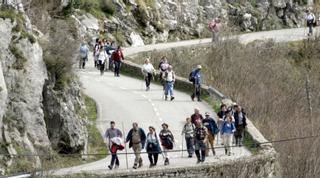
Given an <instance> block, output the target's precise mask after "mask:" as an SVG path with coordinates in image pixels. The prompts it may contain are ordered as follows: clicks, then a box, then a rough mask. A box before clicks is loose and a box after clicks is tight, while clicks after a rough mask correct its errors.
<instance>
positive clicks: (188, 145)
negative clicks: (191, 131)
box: [186, 137, 193, 157]
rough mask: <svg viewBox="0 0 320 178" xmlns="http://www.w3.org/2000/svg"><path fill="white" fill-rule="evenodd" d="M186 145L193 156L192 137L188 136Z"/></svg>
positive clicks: (189, 153)
mask: <svg viewBox="0 0 320 178" xmlns="http://www.w3.org/2000/svg"><path fill="white" fill-rule="evenodd" d="M186 145H187V151H188V155H189V157H192V154H193V145H192V137H186Z"/></svg>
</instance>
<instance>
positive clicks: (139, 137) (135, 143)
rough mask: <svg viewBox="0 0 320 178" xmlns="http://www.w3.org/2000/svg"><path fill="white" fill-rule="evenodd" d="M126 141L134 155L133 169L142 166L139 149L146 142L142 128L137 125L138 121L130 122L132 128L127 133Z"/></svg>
mask: <svg viewBox="0 0 320 178" xmlns="http://www.w3.org/2000/svg"><path fill="white" fill-rule="evenodd" d="M126 142H129V148H131V147H132V149H133V152H134V155H135V159H134V165H133V169H137V168H140V167H142V166H143V162H142V158H141V150H142V148H144V146H145V143H146V134H145V132H144V130H143V129H142V128H139V127H138V123H136V122H134V123H133V124H132V129H131V130H130V131H129V133H128V135H127V138H126Z"/></svg>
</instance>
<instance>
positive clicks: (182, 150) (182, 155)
mask: <svg viewBox="0 0 320 178" xmlns="http://www.w3.org/2000/svg"><path fill="white" fill-rule="evenodd" d="M181 148H182V149H181V158H183V134H181Z"/></svg>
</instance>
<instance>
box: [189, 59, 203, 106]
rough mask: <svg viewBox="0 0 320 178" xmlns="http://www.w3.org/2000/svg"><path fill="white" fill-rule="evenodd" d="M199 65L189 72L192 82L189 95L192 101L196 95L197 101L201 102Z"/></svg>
mask: <svg viewBox="0 0 320 178" xmlns="http://www.w3.org/2000/svg"><path fill="white" fill-rule="evenodd" d="M201 69H202V67H201V65H198V66H197V68H196V69H194V70H193V71H192V72H191V81H192V84H193V88H194V89H193V93H192V95H191V99H192V101H194V98H195V97H197V99H198V101H199V102H201V98H200V95H201V82H202V77H201V72H200V71H201Z"/></svg>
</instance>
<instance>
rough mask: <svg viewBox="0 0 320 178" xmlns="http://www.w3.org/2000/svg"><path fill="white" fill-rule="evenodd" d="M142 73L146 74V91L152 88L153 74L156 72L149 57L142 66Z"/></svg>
mask: <svg viewBox="0 0 320 178" xmlns="http://www.w3.org/2000/svg"><path fill="white" fill-rule="evenodd" d="M141 71H142V74H143V76H144V80H145V81H146V91H149V90H150V83H151V80H152V78H153V74H154V72H155V70H154V68H153V65H152V64H151V63H150V59H149V58H147V59H146V60H145V61H144V64H143V66H142V68H141Z"/></svg>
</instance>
